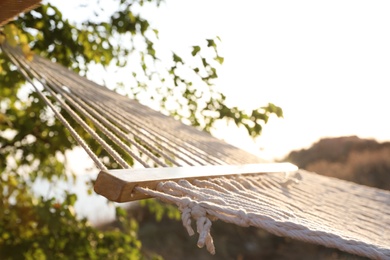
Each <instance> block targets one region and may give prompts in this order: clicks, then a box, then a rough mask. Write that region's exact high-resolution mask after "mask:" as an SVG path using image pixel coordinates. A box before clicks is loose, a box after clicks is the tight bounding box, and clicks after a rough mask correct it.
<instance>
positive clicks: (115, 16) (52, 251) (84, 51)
mask: <svg viewBox="0 0 390 260" xmlns="http://www.w3.org/2000/svg"><path fill="white" fill-rule="evenodd" d="M111 4H116V5H117V8H116V11H115V12H114V13H112V14H111V15H109V17H108V18H107V19H105V20H104V19H99V16H97V17H96V19H91V20H86V21H81V22H79V23H72V22H70V21H68V20H66V19H64V18H63V16H62V14H61V12H60V10H58V9H57V8H56V7H55V6H53V5H51V4H50V3H48V4H44V5H42V6H41V7H39V8H37V9H35V10H33V11H31V12H29V13H27V14H24V15H22V16H21V17H19V18H18V19H17V20H15V21H14V22H12V23H9V24H8V25H6V26H5V27H4V28H0V31H1V35H0V43H1V42H2V41H4V40H7V41H8V43H10V44H11V45H19V46H20V47H21V48H22V50H23V52H24V53H25V55H26V56H27V57H29V58H32V53H36V54H39V55H42V56H44V57H47V58H48V59H50V60H52V61H55V62H57V63H60V64H62V65H64V66H66V67H68V68H70V69H72V70H74V71H76V72H79V73H80V74H81V75H86V73H87V71H88V69H89V65H90V64H100V65H101V66H103V67H105V68H107V67H108V66H109V65H110V64H115V65H116V66H117V67H124V66H126V64H127V62H128V59H129V57H131V59H132V60H134V59H135V60H137V61H138V64H139V65H140V66H139V68H134V69H133V71H131V73H130V75H132V79H133V82H135V83H134V84H133V86H131V87H130V88H125V91H126V92H127V93H128V94H129V96H132V97H134V98H140V97H141V96H143V98H144V99H149V100H150V101H154V102H157V104H158V106H159V107H160V108H161V110H162V111H163V112H165V113H167V114H170V115H172V116H174V117H176V118H177V119H179V120H183V121H184V122H186V123H188V124H192V125H194V126H196V127H198V128H199V129H203V130H206V131H209V130H210V129H211V128H212V127H213V125H214V123H215V122H216V121H218V120H221V119H224V120H233V121H234V122H235V123H236V125H237V126H243V127H245V128H246V129H247V130H248V133H249V134H250V135H251V136H253V137H256V136H258V135H259V134H260V133H261V130H262V125H263V124H264V123H266V122H267V120H268V118H269V116H270V115H271V114H275V115H277V116H282V110H281V109H280V108H279V107H277V106H275V105H273V104H268V105H267V106H265V107H261V108H257V109H254V110H253V111H251V112H249V113H247V112H246V111H243V110H241V109H240V108H238V107H233V108H232V107H228V106H227V105H226V104H225V103H226V102H225V101H226V97H225V96H224V95H223V94H222V93H221V92H219V91H218V90H217V89H216V88H215V86H214V85H213V84H214V82H215V79H216V78H217V68H218V67H219V66H220V65H221V64H222V63H223V61H224V59H223V57H222V56H221V55H220V54H219V53H218V48H217V47H218V44H219V42H220V40H219V39H218V38H216V39H208V40H206V41H205V42H204V43H203V44H198V45H194V46H193V47H192V48H191V50H190V51H189V52H190V55H187V56H185V55H184V56H185V57H184V56H183V55H181V54H180V55H179V54H178V53H171V54H170V56H171V60H168V61H165V60H164V62H162V61H161V60H160V56H159V53H157V51H156V47H155V45H156V44H158V31H157V30H156V29H154V28H151V26H150V24H149V22H148V21H147V20H146V19H144V18H143V17H142V15H141V11H137V10H142V8H143V6H145V5H155V6H159V5H160V0H150V1H143V0H117V1H112V3H111ZM90 8H91V9H96V8H98V7H94V6H93V5H92V4H91V6H90ZM94 11H96V12H97V13H99V10H94ZM207 53H211V54H207ZM167 63H168V64H169V65H168V67H164V66H165V65H164V64H167ZM126 69H127V68H126ZM156 81H157V83H156ZM0 86H1V87H0V98H1V99H0V172H1V186H0V189H1V190H0V197H1V200H0V203H1V208H2V209H4V210H2V212H1V213H0V234H2V235H1V238H0V250H1V251H0V257H1V258H2V259H3V258H6V257H10V258H18V257H23V258H34V259H39V258H41V259H45V258H49V259H52V258H65V257H70V258H92V259H93V258H108V257H110V258H111V257H113V258H120V257H121V256H137V257H139V256H140V251H139V248H140V244H139V241H138V240H137V238H136V235H135V231H136V227H135V224H134V222H132V220H129V219H127V218H124V216H123V214H122V213H121V212H120V211H118V212H117V213H118V218H120V219H122V223H123V227H124V230H125V231H126V232H125V233H120V232H115V231H112V232H108V233H106V232H104V233H103V232H100V231H98V230H96V229H95V228H93V227H91V226H90V225H89V224H88V223H87V222H86V220H84V219H82V220H79V219H77V218H76V217H75V215H74V213H73V212H72V206H73V204H74V201H75V200H76V197H75V196H74V195H72V194H67V195H66V198H65V200H64V201H63V202H57V200H56V199H55V198H42V197H40V198H36V196H35V195H34V194H33V193H32V192H31V185H32V184H33V183H34V181H35V180H36V179H37V178H42V179H47V180H49V181H53V180H60V179H64V178H67V177H66V176H68V175H67V174H66V172H67V168H66V156H65V155H64V154H65V151H67V150H69V149H71V148H73V147H74V146H76V145H77V144H76V143H75V142H74V140H73V139H72V138H71V137H70V134H69V133H68V132H67V131H66V130H65V128H64V127H62V126H61V124H60V123H59V122H58V121H56V120H54V119H53V115H52V113H51V112H50V111H49V110H47V108H46V107H45V105H44V104H43V103H42V102H41V101H40V100H39V98H38V97H37V95H36V94H35V93H34V92H33V91H31V89H29V87H28V85H25V81H24V79H23V78H22V77H21V75H20V74H19V73H18V72H17V70H16V68H15V67H14V66H13V65H12V64H11V63H10V62H9V61H8V59H7V57H6V56H5V54H4V53H2V52H1V51H0ZM123 86H124V84H123V83H122V82H118V85H117V88H122V87H123ZM147 93H152V94H150V95H149V96H148V95H146V94H147ZM172 104H177V105H176V106H173V107H172ZM67 119H68V120H69V121H70V122H72V119H71V118H67ZM77 127H78V126H77V125H75V128H76V131H77V130H78V129H77ZM82 137H83V138H84V139H86V140H87V141H88V136H82ZM91 148H92V150H94V151H96V153H99V155H100V156H105V155H106V154H105V151H104V150H101V149H99V147H97V146H96V144H95V146H94V144H93V143H91ZM157 211H158V212H161V210H158V209H157ZM171 214H174V215H175V214H176V213H171ZM125 219H126V220H125Z"/></svg>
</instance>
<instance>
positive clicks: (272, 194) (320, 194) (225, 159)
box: [2, 44, 390, 259]
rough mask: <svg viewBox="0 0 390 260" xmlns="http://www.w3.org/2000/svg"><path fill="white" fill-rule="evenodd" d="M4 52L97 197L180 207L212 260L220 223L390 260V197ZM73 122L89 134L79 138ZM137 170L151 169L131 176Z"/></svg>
mask: <svg viewBox="0 0 390 260" xmlns="http://www.w3.org/2000/svg"><path fill="white" fill-rule="evenodd" d="M2 49H3V51H4V52H5V53H6V54H7V56H8V57H9V59H10V60H11V61H12V63H13V64H14V65H15V66H16V67H17V68H18V70H19V71H20V73H22V75H23V76H24V77H25V78H26V80H27V81H28V82H29V83H30V84H31V85H32V86H33V87H34V88H35V90H36V91H37V93H38V95H39V96H40V97H41V99H42V100H43V101H44V102H45V103H46V105H47V106H49V107H50V108H51V109H52V110H53V111H54V113H55V115H56V116H57V118H58V119H59V120H60V121H61V123H62V124H63V125H64V126H65V127H66V128H67V129H68V130H69V131H70V133H71V135H72V136H73V137H74V138H75V140H76V141H77V142H78V143H79V145H81V146H82V147H83V148H84V149H85V150H86V152H87V153H88V155H89V156H90V157H91V158H92V160H93V161H94V162H95V164H96V165H97V167H98V168H99V169H100V170H101V172H100V174H99V176H98V178H97V180H96V184H95V191H96V192H98V193H99V194H102V195H104V196H106V197H107V198H109V199H111V200H114V201H130V200H134V199H141V198H145V197H153V198H158V199H160V200H162V201H164V202H167V203H173V204H176V205H177V206H178V207H179V210H180V211H181V212H182V220H183V225H184V226H185V228H186V229H187V231H188V233H189V234H190V235H193V234H194V230H193V229H192V226H191V222H192V220H195V222H196V229H197V232H198V233H199V239H198V246H199V247H203V246H206V248H207V250H208V251H209V252H210V253H212V254H214V253H215V248H214V245H213V240H212V237H211V234H210V228H211V225H212V221H215V220H217V219H220V220H222V221H225V222H228V223H234V224H236V225H239V226H255V227H259V228H262V229H265V230H267V231H269V232H270V233H273V234H276V235H279V236H286V237H290V238H293V239H297V240H301V241H305V242H310V243H317V244H320V245H324V246H327V247H332V248H338V249H340V250H343V251H346V252H349V253H353V254H357V255H361V256H366V257H370V258H374V259H390V192H389V191H385V190H379V189H375V188H370V187H366V186H362V185H358V184H354V183H351V182H346V181H342V180H338V179H335V178H329V177H324V176H320V175H318V174H315V173H310V172H307V171H303V170H298V169H296V167H294V166H293V165H290V164H267V163H265V162H264V161H263V160H261V159H260V158H258V157H256V156H254V155H252V154H249V153H247V152H245V151H243V150H240V149H238V148H236V147H234V146H231V145H229V144H227V143H225V142H223V141H221V140H218V139H216V138H213V137H212V136H211V135H209V134H208V133H205V132H201V131H199V130H197V129H195V128H193V127H190V126H187V125H184V124H182V123H180V122H178V121H176V120H174V119H173V118H170V117H167V116H165V115H163V114H161V113H159V112H156V111H154V110H152V109H150V108H148V107H146V106H143V105H141V104H140V103H138V102H137V101H134V100H131V99H128V98H127V97H124V96H121V95H119V94H117V93H115V92H114V91H111V90H109V89H107V88H105V87H102V86H100V85H98V84H96V83H93V82H92V81H89V80H87V79H86V78H83V77H81V76H79V75H78V74H76V73H74V72H71V71H69V70H68V69H66V68H64V67H62V66H60V65H58V64H55V63H53V62H51V61H48V60H46V59H44V58H42V57H40V56H37V55H35V56H34V58H33V59H32V61H29V60H27V59H26V58H25V57H24V55H23V53H22V52H21V51H20V50H19V49H16V48H12V47H10V46H8V45H6V44H3V45H2ZM43 90H44V91H43ZM65 114H66V116H65ZM66 118H72V120H73V121H72V123H70V122H69V120H67V119H66ZM75 123H77V124H79V125H80V126H81V127H82V129H84V130H83V131H85V132H84V133H78V132H77V131H76V130H75V128H74V127H73V126H72V124H75ZM86 133H87V134H88V135H89V136H91V137H92V138H93V139H94V140H95V141H96V142H97V143H98V144H99V146H100V147H101V148H103V149H105V150H106V152H107V153H108V154H109V155H110V156H111V157H112V159H113V160H115V161H116V163H117V164H118V165H119V168H122V169H124V170H108V169H107V167H106V165H105V161H106V160H105V159H104V158H99V156H98V155H97V154H95V152H94V151H92V150H91V149H90V148H89V147H88V145H87V144H86V142H85V141H84V140H83V138H82V136H84V135H85V134H86ZM126 158H130V159H126ZM133 162H134V165H135V166H136V167H138V168H139V167H143V168H144V169H130V168H131V167H132V165H133ZM157 167H164V168H157Z"/></svg>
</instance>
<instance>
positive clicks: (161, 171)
mask: <svg viewBox="0 0 390 260" xmlns="http://www.w3.org/2000/svg"><path fill="white" fill-rule="evenodd" d="M296 170H298V167H297V166H295V165H293V164H291V163H262V164H245V165H217V166H214V165H213V166H190V167H188V166H186V167H167V168H144V169H125V170H104V171H101V172H100V173H99V175H98V177H97V180H96V183H95V186H94V189H95V192H96V193H98V194H100V195H102V196H104V197H106V198H107V199H109V200H111V201H115V202H127V201H134V200H140V199H146V198H149V196H147V195H145V194H143V193H141V192H138V191H136V190H135V189H134V188H135V187H137V186H138V187H144V188H149V189H156V187H157V184H158V183H159V182H161V181H179V180H182V179H185V180H187V181H189V182H192V181H194V180H205V179H210V178H217V177H229V176H232V175H248V174H252V175H253V174H262V173H272V172H275V173H277V172H281V173H283V172H294V171H296Z"/></svg>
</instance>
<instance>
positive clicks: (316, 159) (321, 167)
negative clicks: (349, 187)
mask: <svg viewBox="0 0 390 260" xmlns="http://www.w3.org/2000/svg"><path fill="white" fill-rule="evenodd" d="M285 161H289V162H292V163H294V164H296V165H297V166H299V167H300V168H302V169H305V170H308V171H313V172H316V173H319V174H322V175H326V176H332V177H336V178H340V179H345V180H348V181H353V182H356V183H359V184H364V185H368V186H372V187H377V188H381V189H387V190H390V142H386V143H378V142H377V141H375V140H370V139H360V138H358V137H356V136H348V137H338V138H326V139H321V140H320V141H318V142H317V143H315V144H314V145H313V146H312V147H310V148H309V149H303V150H300V151H293V152H291V153H290V154H289V155H288V156H287V158H286V159H285Z"/></svg>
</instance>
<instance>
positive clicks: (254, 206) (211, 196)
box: [137, 171, 390, 259]
mask: <svg viewBox="0 0 390 260" xmlns="http://www.w3.org/2000/svg"><path fill="white" fill-rule="evenodd" d="M286 183H288V185H286ZM137 189H138V191H140V192H143V193H145V194H148V195H150V196H153V197H155V198H159V199H161V200H163V201H165V202H168V203H174V204H176V205H177V206H178V207H179V209H180V211H181V212H182V220H183V225H184V226H185V228H186V229H187V231H188V233H189V234H190V235H192V234H193V233H194V232H193V230H192V228H191V219H194V220H195V221H196V225H197V231H198V233H199V240H198V246H203V245H206V247H207V249H208V250H209V252H210V253H212V254H214V253H215V248H214V245H213V241H212V238H211V235H210V225H211V221H214V220H216V219H220V220H222V221H224V222H228V223H233V224H236V225H239V226H244V227H247V226H255V227H259V228H263V229H265V230H267V231H269V232H270V233H273V234H276V235H279V236H286V237H290V238H293V239H298V240H302V241H305V242H310V243H317V244H321V245H324V246H327V247H333V248H338V249H340V250H343V251H346V252H350V253H353V254H357V255H361V256H366V257H370V258H373V259H389V258H390V229H389V227H390V192H388V191H383V190H378V189H374V188H370V187H366V186H362V185H358V184H353V183H349V182H345V181H341V180H337V179H331V178H327V177H324V176H320V175H317V174H313V173H308V172H305V171H299V172H297V173H296V174H293V175H292V176H288V177H287V178H286V176H284V174H282V173H280V174H264V175H259V176H251V177H245V178H244V177H237V178H234V179H221V178H220V179H213V180H208V181H195V182H193V183H192V184H191V183H189V182H188V181H185V180H183V181H179V182H177V183H176V182H172V181H169V182H162V183H160V184H159V185H158V191H152V190H148V189H144V188H137Z"/></svg>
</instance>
